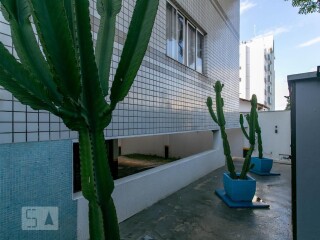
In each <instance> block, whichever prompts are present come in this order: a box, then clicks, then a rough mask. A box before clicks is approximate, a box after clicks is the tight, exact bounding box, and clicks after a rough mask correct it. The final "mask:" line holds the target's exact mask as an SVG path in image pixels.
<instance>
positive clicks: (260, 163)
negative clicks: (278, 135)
mask: <svg viewBox="0 0 320 240" xmlns="http://www.w3.org/2000/svg"><path fill="white" fill-rule="evenodd" d="M251 164H254V167H253V169H252V170H253V171H256V172H261V173H270V170H271V168H272V165H273V160H272V159H270V158H258V157H252V158H251Z"/></svg>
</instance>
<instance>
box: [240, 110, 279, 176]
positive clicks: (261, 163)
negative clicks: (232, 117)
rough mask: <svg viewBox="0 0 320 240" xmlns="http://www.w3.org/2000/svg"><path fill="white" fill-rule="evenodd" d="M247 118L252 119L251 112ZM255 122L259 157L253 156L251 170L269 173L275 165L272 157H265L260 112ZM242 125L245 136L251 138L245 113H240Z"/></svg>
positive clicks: (263, 173) (264, 173)
mask: <svg viewBox="0 0 320 240" xmlns="http://www.w3.org/2000/svg"><path fill="white" fill-rule="evenodd" d="M246 120H247V122H248V123H249V120H250V114H247V115H246ZM255 123H256V134H257V140H258V153H259V155H258V157H251V163H252V164H253V168H252V169H251V170H250V172H253V173H257V174H259V173H260V174H262V175H268V174H270V170H271V168H272V165H273V160H272V159H270V158H264V157H263V147H262V137H261V128H260V125H259V119H258V114H256V117H255ZM240 125H241V129H242V132H243V134H244V136H245V137H246V138H247V139H248V140H249V136H248V134H247V133H246V131H245V128H244V126H243V115H242V114H240Z"/></svg>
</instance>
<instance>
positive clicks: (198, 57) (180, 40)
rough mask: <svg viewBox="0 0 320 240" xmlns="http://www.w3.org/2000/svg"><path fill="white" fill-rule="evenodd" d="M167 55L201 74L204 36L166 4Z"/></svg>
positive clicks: (171, 6)
mask: <svg viewBox="0 0 320 240" xmlns="http://www.w3.org/2000/svg"><path fill="white" fill-rule="evenodd" d="M166 14H167V16H166V20H167V22H166V24H167V55H168V56H169V57H171V58H173V59H175V60H177V61H178V62H180V63H182V64H185V65H187V66H188V67H190V68H192V69H194V70H196V71H198V72H200V73H203V59H204V52H203V50H204V34H203V33H202V32H200V31H199V30H198V29H197V28H196V27H195V26H194V24H192V23H191V22H190V21H188V20H187V19H186V18H185V17H184V16H183V15H182V14H181V13H180V12H179V11H178V10H177V9H176V8H175V7H174V6H173V5H171V4H170V3H169V2H167V10H166Z"/></svg>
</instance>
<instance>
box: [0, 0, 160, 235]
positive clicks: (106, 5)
mask: <svg viewBox="0 0 320 240" xmlns="http://www.w3.org/2000/svg"><path fill="white" fill-rule="evenodd" d="M0 2H1V11H2V13H3V15H4V17H5V19H6V20H7V21H8V22H9V24H10V29H11V35H12V41H13V45H14V48H15V50H16V52H17V55H18V57H19V60H16V59H15V57H14V56H13V55H11V54H10V52H9V51H8V50H7V49H6V48H5V47H4V45H3V44H2V43H0V85H2V86H3V87H4V88H5V89H6V90H8V91H10V92H11V93H12V94H13V96H14V97H15V98H17V99H18V100H19V101H20V102H21V103H23V104H26V105H29V106H31V107H32V108H33V109H35V110H47V111H49V112H51V113H53V114H55V115H57V116H58V117H60V118H61V119H62V120H63V122H64V123H65V124H66V126H67V127H68V128H70V129H71V130H74V131H78V133H79V146H80V162H81V185H82V193H83V196H84V197H85V198H86V199H87V200H88V201H89V228H90V237H91V239H99V240H102V239H112V240H116V239H119V238H120V237H119V228H118V222H117V215H116V210H115V207H114V203H113V200H112V197H111V193H112V191H113V189H114V183H113V179H112V176H111V173H110V169H109V166H108V160H107V153H106V146H105V140H104V134H103V130H104V129H105V128H106V127H107V126H108V124H109V123H110V121H111V118H112V111H113V110H114V109H115V107H116V105H117V103H118V102H120V101H122V100H123V99H124V97H125V96H126V95H127V94H128V91H129V89H130V87H131V85H132V83H133V81H134V78H135V76H136V74H137V71H138V70H139V67H140V65H141V62H142V59H143V57H144V54H145V51H146V49H147V45H148V42H149V38H150V36H151V32H152V27H153V23H154V20H155V16H156V13H157V8H158V3H159V1H158V0H153V1H149V0H137V1H136V6H135V9H134V12H133V15H132V20H131V23H130V26H129V30H128V34H127V39H126V42H125V44H124V47H123V51H122V55H121V59H120V62H119V65H118V69H117V71H116V74H115V76H114V80H113V84H112V86H111V90H110V92H111V94H110V103H108V102H107V101H106V99H105V98H106V97H107V96H108V92H109V86H108V81H109V72H110V62H111V58H112V51H113V42H114V35H115V23H116V16H117V14H118V13H119V12H120V9H121V0H98V1H97V10H98V13H99V15H100V17H101V18H100V27H99V30H98V36H97V42H96V46H95V49H94V45H93V40H92V35H91V25H90V15H89V1H88V0H41V1H39V0H0ZM31 19H32V21H33V23H34V25H35V29H36V30H33V26H32V24H31ZM36 36H38V37H39V40H40V43H41V46H40V44H39V43H38V41H37V37H36Z"/></svg>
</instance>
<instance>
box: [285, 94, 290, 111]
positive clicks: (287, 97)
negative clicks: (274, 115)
mask: <svg viewBox="0 0 320 240" xmlns="http://www.w3.org/2000/svg"><path fill="white" fill-rule="evenodd" d="M284 97H285V98H286V99H287V105H286V108H285V109H284V110H291V100H290V96H284Z"/></svg>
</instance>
